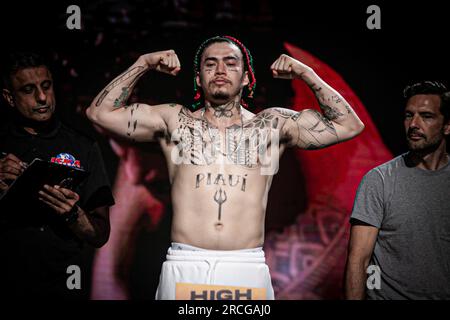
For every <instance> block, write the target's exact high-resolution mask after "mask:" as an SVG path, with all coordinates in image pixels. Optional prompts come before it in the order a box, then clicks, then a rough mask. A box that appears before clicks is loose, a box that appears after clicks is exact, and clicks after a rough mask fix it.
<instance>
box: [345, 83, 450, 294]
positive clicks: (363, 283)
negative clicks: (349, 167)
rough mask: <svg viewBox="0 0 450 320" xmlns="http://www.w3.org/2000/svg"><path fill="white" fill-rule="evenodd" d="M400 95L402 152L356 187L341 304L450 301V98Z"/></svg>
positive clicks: (439, 93) (433, 91)
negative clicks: (449, 150) (448, 138)
mask: <svg viewBox="0 0 450 320" xmlns="http://www.w3.org/2000/svg"><path fill="white" fill-rule="evenodd" d="M404 94H405V98H406V99H407V103H406V108H405V120H404V124H405V130H406V135H407V141H408V146H409V152H408V153H405V154H403V155H401V156H399V157H397V158H395V159H393V160H391V161H388V162H387V163H385V164H383V165H381V166H379V167H376V168H375V169H372V170H371V171H369V172H368V173H367V174H366V175H365V176H364V178H363V179H362V181H361V183H360V185H359V188H358V191H357V194H356V199H355V202H354V206H353V211H352V215H351V220H350V221H351V224H352V227H351V233H350V243H349V253H348V260H347V268H346V275H345V296H346V298H347V299H364V298H365V297H366V298H368V299H450V162H449V156H448V154H447V153H446V140H445V139H446V136H449V135H450V121H449V113H450V92H448V91H447V89H446V87H445V86H444V85H443V84H442V83H439V82H430V81H424V82H420V83H417V84H415V85H412V86H409V87H407V88H406V89H405V91H404Z"/></svg>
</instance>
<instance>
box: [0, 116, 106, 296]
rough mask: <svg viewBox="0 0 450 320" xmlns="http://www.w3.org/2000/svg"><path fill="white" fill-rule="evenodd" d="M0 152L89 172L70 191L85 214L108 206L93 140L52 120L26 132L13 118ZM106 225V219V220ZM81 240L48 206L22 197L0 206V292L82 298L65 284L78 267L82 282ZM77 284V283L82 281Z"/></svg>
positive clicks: (102, 170)
mask: <svg viewBox="0 0 450 320" xmlns="http://www.w3.org/2000/svg"><path fill="white" fill-rule="evenodd" d="M0 151H1V152H4V153H12V154H14V155H15V156H17V157H18V158H19V159H20V160H22V161H24V162H27V163H31V162H32V160H33V159H35V158H39V159H42V160H46V161H51V162H59V163H61V162H64V161H63V160H62V159H69V161H67V160H66V161H65V163H66V165H67V164H69V165H72V166H76V167H80V168H82V169H84V170H86V171H88V172H89V175H88V177H87V178H86V179H85V180H84V181H83V182H82V183H81V184H80V185H79V186H78V187H77V188H75V189H74V191H75V192H76V193H78V195H79V196H80V201H79V202H78V204H79V206H80V207H81V208H83V210H84V211H86V212H91V211H92V210H94V209H96V208H99V207H103V206H111V205H113V204H114V199H113V196H112V193H111V188H110V184H109V182H108V178H107V175H106V172H105V168H104V165H103V160H102V157H101V153H100V149H99V147H98V145H97V143H96V142H95V141H93V140H92V139H90V138H88V137H86V136H84V135H83V134H81V133H79V132H77V131H75V130H73V129H71V128H69V127H67V126H66V125H64V124H62V123H61V122H59V121H58V120H54V121H53V124H52V126H51V128H49V130H48V131H47V132H43V133H39V134H37V135H32V134H30V133H28V132H27V131H25V130H24V129H23V128H21V127H20V126H18V125H16V124H14V123H13V122H11V123H9V124H7V125H6V126H4V127H3V128H2V129H1V130H0ZM106 223H109V222H106ZM83 249H84V243H83V241H81V240H80V239H78V238H77V237H76V236H75V234H73V232H72V231H71V230H70V229H69V227H68V226H67V225H66V223H65V222H64V221H63V220H62V219H61V217H60V216H58V214H56V213H55V212H54V211H53V209H51V208H49V207H48V206H47V205H46V204H44V203H37V202H36V203H35V202H32V201H23V202H20V203H17V205H15V206H13V207H10V206H6V207H5V206H4V207H2V206H1V204H0V255H1V257H2V258H1V263H0V264H1V266H0V268H1V270H0V272H1V273H0V277H2V280H1V281H2V288H3V289H2V291H3V292H2V294H3V295H6V296H9V297H16V296H17V297H33V298H34V297H36V298H48V297H57V298H87V292H86V284H85V283H84V287H83V285H82V288H81V290H78V289H72V290H69V289H68V287H67V284H66V282H67V279H68V278H69V276H71V275H72V274H73V272H69V273H68V267H69V266H71V265H75V266H78V267H80V271H81V272H80V275H81V278H82V280H85V279H86V278H87V272H88V267H87V266H86V265H85V263H84V261H83V254H82V253H83ZM82 282H83V281H82Z"/></svg>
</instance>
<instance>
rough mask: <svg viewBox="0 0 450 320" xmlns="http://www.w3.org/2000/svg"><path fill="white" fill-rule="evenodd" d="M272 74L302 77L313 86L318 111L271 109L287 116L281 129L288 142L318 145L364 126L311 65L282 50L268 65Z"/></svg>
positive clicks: (355, 132) (349, 135)
mask: <svg viewBox="0 0 450 320" xmlns="http://www.w3.org/2000/svg"><path fill="white" fill-rule="evenodd" d="M271 69H272V73H273V76H274V77H275V78H284V79H302V80H303V81H305V82H306V84H307V85H308V86H309V87H310V88H311V89H312V90H313V92H314V94H315V95H316V98H317V101H318V102H319V105H320V108H321V109H322V112H319V111H317V110H314V109H306V110H302V111H300V112H296V111H292V110H288V109H280V108H277V109H275V110H276V111H277V112H279V113H280V114H281V116H283V117H284V118H287V120H286V122H285V124H284V126H283V132H282V134H283V135H284V137H285V138H288V139H287V140H288V141H289V144H290V145H295V146H298V147H300V148H304V149H320V148H324V147H327V146H329V145H332V144H336V143H339V142H342V141H345V140H349V139H351V138H353V137H355V136H356V135H358V134H359V133H361V131H362V130H363V129H364V124H363V123H362V121H361V120H360V119H359V118H358V116H357V115H356V113H355V112H354V111H353V109H352V108H351V107H350V105H349V104H348V102H347V101H345V99H344V98H343V97H342V96H341V95H340V94H339V93H338V92H337V91H336V90H334V89H333V88H332V87H330V86H329V85H328V84H327V83H326V82H325V81H323V80H322V79H321V78H320V77H319V76H318V75H317V74H316V73H315V72H314V70H313V69H311V68H310V67H308V66H307V65H305V64H303V63H301V62H300V61H298V60H295V59H293V58H292V57H290V56H288V55H285V54H282V55H281V56H280V57H279V58H278V59H277V60H276V61H275V62H274V63H273V64H272V66H271Z"/></svg>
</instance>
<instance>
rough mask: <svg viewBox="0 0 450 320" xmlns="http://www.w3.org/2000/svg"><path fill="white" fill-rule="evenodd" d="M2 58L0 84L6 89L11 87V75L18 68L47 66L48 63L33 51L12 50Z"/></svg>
mask: <svg viewBox="0 0 450 320" xmlns="http://www.w3.org/2000/svg"><path fill="white" fill-rule="evenodd" d="M2 60H3V61H2V66H1V74H2V86H3V88H7V89H11V87H12V83H11V76H12V75H14V74H16V73H17V72H18V71H19V70H21V69H26V68H37V67H42V66H45V67H47V68H48V63H47V62H46V61H45V59H44V58H43V57H42V56H41V55H39V54H37V53H34V52H12V53H9V54H7V55H6V56H5V57H4V58H3V59H2Z"/></svg>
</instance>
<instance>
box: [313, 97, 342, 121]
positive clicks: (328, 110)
mask: <svg viewBox="0 0 450 320" xmlns="http://www.w3.org/2000/svg"><path fill="white" fill-rule="evenodd" d="M319 104H320V108H321V109H322V111H323V114H324V115H325V117H326V118H327V119H328V120H331V121H333V120H336V119H337V118H339V117H342V116H343V115H344V114H343V113H341V112H339V110H338V109H337V108H332V107H330V106H328V105H326V104H322V103H320V102H319Z"/></svg>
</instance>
